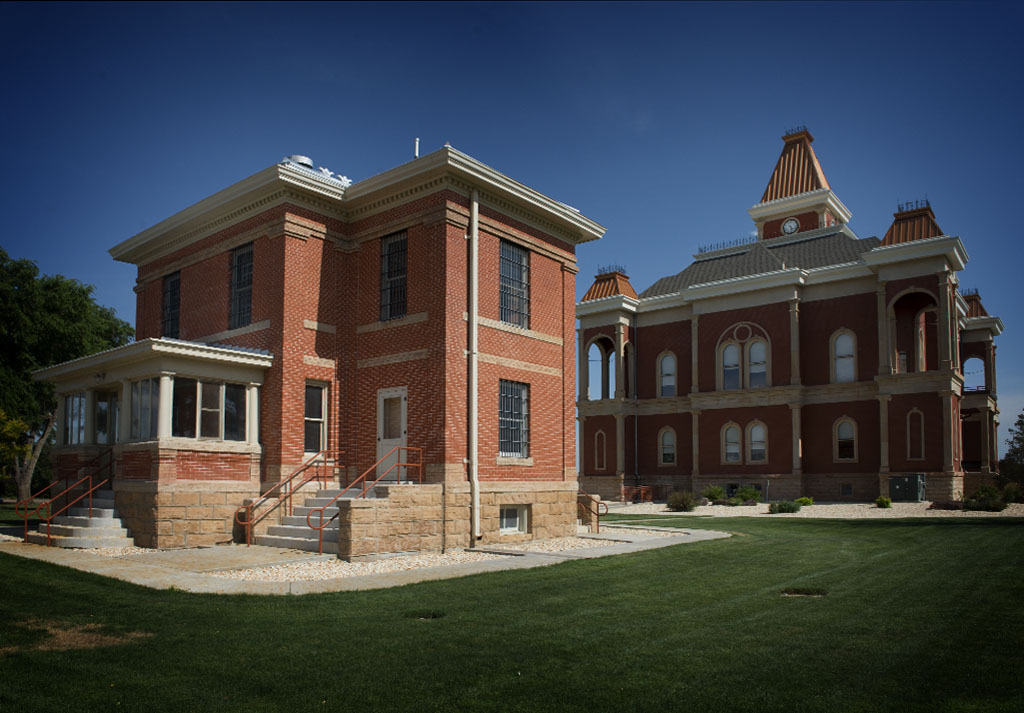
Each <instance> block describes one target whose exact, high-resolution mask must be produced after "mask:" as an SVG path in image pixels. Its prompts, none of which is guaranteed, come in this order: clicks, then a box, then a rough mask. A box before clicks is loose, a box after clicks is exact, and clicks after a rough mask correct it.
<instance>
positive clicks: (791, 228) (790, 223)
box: [782, 218, 800, 235]
mask: <svg viewBox="0 0 1024 713" xmlns="http://www.w3.org/2000/svg"><path fill="white" fill-rule="evenodd" d="M799 227H800V223H798V222H797V220H796V218H790V219H789V220H787V221H786V222H785V223H783V224H782V232H783V233H785V234H786V235H792V234H793V233H795V232H796V231H797V228H799Z"/></svg>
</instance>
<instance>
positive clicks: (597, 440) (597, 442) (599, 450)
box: [594, 431, 608, 470]
mask: <svg viewBox="0 0 1024 713" xmlns="http://www.w3.org/2000/svg"><path fill="white" fill-rule="evenodd" d="M606 442H607V439H606V438H605V435H604V431H598V432H597V433H595V434H594V470H604V469H605V468H606V464H607V462H608V460H607V456H606V455H605V454H606V451H605V446H606Z"/></svg>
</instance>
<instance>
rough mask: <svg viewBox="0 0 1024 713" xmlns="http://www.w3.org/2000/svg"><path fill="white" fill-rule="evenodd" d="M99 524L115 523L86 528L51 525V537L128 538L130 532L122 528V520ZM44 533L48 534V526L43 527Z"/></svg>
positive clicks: (105, 521)
mask: <svg viewBox="0 0 1024 713" xmlns="http://www.w3.org/2000/svg"><path fill="white" fill-rule="evenodd" d="M99 522H104V523H114V522H116V524H113V525H110V524H105V525H95V524H89V525H85V526H76V525H56V524H54V525H50V534H51V535H60V536H61V537H127V536H128V530H126V529H125V528H123V527H121V521H120V520H100V521H99ZM41 529H42V531H43V532H44V533H45V532H46V525H42V526H41Z"/></svg>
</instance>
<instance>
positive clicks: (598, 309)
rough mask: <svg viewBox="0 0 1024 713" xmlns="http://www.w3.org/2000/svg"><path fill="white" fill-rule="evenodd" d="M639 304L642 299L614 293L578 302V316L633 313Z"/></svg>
mask: <svg viewBox="0 0 1024 713" xmlns="http://www.w3.org/2000/svg"><path fill="white" fill-rule="evenodd" d="M638 304H640V300H635V299H633V298H632V297H626V296H625V295H612V296H610V297H602V298H601V299H597V300H587V301H586V302H578V303H577V304H576V316H577V317H587V316H590V315H593V314H602V313H604V312H628V313H630V314H632V313H635V312H636V311H637V305H638Z"/></svg>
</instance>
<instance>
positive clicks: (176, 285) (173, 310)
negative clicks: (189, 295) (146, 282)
mask: <svg viewBox="0 0 1024 713" xmlns="http://www.w3.org/2000/svg"><path fill="white" fill-rule="evenodd" d="M180 311H181V273H180V272H173V273H171V274H170V275H167V276H166V277H164V301H163V328H162V329H161V331H160V333H161V335H163V336H165V337H171V338H172V339H177V338H178V314H179V313H180Z"/></svg>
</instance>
